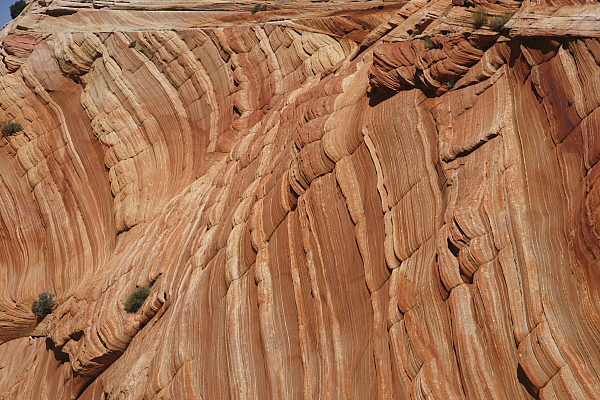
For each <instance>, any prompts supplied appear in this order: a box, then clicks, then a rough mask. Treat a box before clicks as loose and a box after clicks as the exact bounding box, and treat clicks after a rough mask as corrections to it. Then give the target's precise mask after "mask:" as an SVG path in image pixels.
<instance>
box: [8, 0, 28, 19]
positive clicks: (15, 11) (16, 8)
mask: <svg viewBox="0 0 600 400" xmlns="http://www.w3.org/2000/svg"><path fill="white" fill-rule="evenodd" d="M26 5H27V3H26V2H25V0H19V1H17V2H16V3H13V5H12V6H10V17H11V18H12V19H15V18H17V17H18V16H19V14H21V12H22V11H23V9H24V8H25V6H26Z"/></svg>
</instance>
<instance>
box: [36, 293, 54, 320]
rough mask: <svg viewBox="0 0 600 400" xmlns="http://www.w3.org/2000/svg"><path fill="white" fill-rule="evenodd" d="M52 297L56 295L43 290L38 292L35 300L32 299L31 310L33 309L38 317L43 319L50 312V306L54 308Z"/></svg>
mask: <svg viewBox="0 0 600 400" xmlns="http://www.w3.org/2000/svg"><path fill="white" fill-rule="evenodd" d="M54 297H56V296H54V295H53V294H52V293H50V292H46V291H45V290H44V291H43V292H42V293H40V294H38V298H37V300H34V301H33V304H32V305H31V311H33V313H34V314H35V315H36V316H37V317H38V318H40V319H43V318H44V317H45V316H46V315H48V314H50V313H51V312H52V308H54Z"/></svg>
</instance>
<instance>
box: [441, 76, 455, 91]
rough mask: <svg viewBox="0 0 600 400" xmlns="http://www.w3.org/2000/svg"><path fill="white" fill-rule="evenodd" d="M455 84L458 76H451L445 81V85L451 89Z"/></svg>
mask: <svg viewBox="0 0 600 400" xmlns="http://www.w3.org/2000/svg"><path fill="white" fill-rule="evenodd" d="M454 84H456V78H450V79H448V80H447V81H446V82H445V83H444V86H445V87H446V89H448V90H450V89H452V88H453V87H454Z"/></svg>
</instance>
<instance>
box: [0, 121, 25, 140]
mask: <svg viewBox="0 0 600 400" xmlns="http://www.w3.org/2000/svg"><path fill="white" fill-rule="evenodd" d="M22 130H23V128H22V127H21V124H18V123H16V122H13V121H9V122H7V123H5V124H4V125H2V136H4V137H6V136H12V135H14V134H16V133H17V132H21V131H22Z"/></svg>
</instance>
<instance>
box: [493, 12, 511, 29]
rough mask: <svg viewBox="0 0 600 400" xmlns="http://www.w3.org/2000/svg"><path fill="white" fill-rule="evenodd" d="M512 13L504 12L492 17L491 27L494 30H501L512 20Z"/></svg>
mask: <svg viewBox="0 0 600 400" xmlns="http://www.w3.org/2000/svg"><path fill="white" fill-rule="evenodd" d="M511 17H512V14H508V13H504V14H501V15H496V16H494V17H492V19H490V28H491V29H492V30H493V31H496V32H500V31H501V30H502V28H504V25H506V23H507V22H508V21H509V20H510V18H511Z"/></svg>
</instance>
